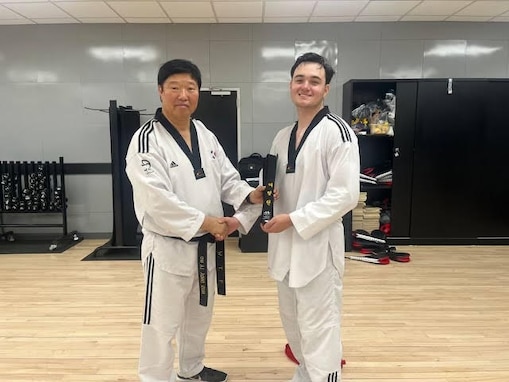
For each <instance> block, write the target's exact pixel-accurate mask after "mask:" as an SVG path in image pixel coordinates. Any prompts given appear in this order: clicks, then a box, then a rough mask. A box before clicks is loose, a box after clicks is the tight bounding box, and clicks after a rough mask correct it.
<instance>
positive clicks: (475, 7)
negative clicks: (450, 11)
mask: <svg viewBox="0 0 509 382" xmlns="http://www.w3.org/2000/svg"><path fill="white" fill-rule="evenodd" d="M507 11H509V1H493V0H490V1H476V2H474V3H472V4H471V5H469V6H467V7H465V8H464V9H462V10H461V11H459V12H457V13H456V16H499V15H501V14H502V13H504V12H507Z"/></svg>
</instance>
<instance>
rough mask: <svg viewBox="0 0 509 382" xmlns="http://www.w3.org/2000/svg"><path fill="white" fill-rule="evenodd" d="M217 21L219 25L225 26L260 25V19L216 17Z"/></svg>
mask: <svg viewBox="0 0 509 382" xmlns="http://www.w3.org/2000/svg"><path fill="white" fill-rule="evenodd" d="M217 21H218V22H219V23H225V24H232V23H235V24H245V23H261V22H262V18H261V17H218V18H217Z"/></svg>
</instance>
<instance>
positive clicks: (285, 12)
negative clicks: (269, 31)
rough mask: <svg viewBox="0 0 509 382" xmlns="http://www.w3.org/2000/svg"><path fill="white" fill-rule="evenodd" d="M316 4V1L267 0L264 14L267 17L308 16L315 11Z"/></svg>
mask: <svg viewBox="0 0 509 382" xmlns="http://www.w3.org/2000/svg"><path fill="white" fill-rule="evenodd" d="M314 5H315V2H314V1H267V2H265V12H264V16H265V19H266V18H267V17H284V18H286V17H306V18H307V17H308V16H309V15H310V14H311V12H312V11H313V7H314ZM305 21H307V20H305ZM305 21H304V22H305ZM296 22H300V21H296Z"/></svg>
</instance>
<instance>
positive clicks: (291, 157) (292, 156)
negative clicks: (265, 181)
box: [286, 106, 329, 174]
mask: <svg viewBox="0 0 509 382" xmlns="http://www.w3.org/2000/svg"><path fill="white" fill-rule="evenodd" d="M327 114H329V107H328V106H324V107H323V108H322V110H320V111H319V112H318V113H316V115H315V116H314V118H313V120H312V121H311V123H310V124H309V126H308V127H307V129H306V131H305V132H304V135H303V136H302V139H301V140H300V142H299V147H297V150H296V149H295V142H296V141H297V126H298V124H299V121H297V122H295V125H294V126H293V129H292V133H291V134H290V142H289V143H288V164H287V165H286V173H287V174H293V173H294V172H295V161H296V160H297V155H298V154H299V151H300V149H301V148H302V145H303V144H304V142H305V141H306V139H307V137H308V135H309V133H311V130H313V129H314V128H315V127H316V125H318V123H319V122H320V121H321V120H322V118H323V117H325V116H326V115H327Z"/></svg>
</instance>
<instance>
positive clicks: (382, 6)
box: [361, 0, 420, 16]
mask: <svg viewBox="0 0 509 382" xmlns="http://www.w3.org/2000/svg"><path fill="white" fill-rule="evenodd" d="M419 3H420V1H402V0H399V1H398V0H395V1H392V0H389V1H370V2H369V4H368V5H367V6H366V8H364V9H363V10H362V12H361V15H362V16H403V15H404V14H406V13H407V12H408V11H409V10H411V9H412V8H414V7H415V6H416V5H417V4H419Z"/></svg>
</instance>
